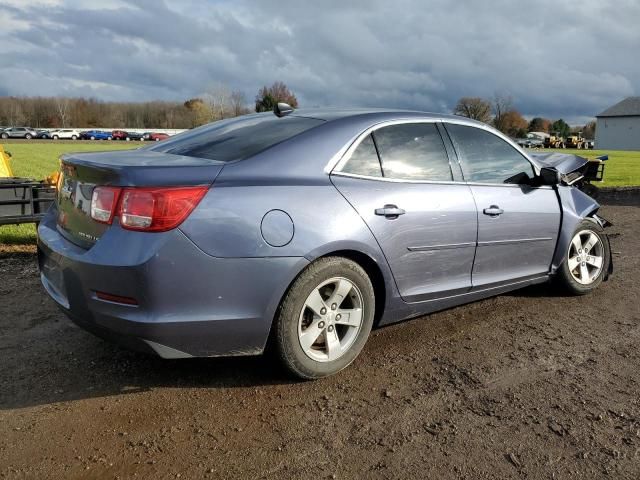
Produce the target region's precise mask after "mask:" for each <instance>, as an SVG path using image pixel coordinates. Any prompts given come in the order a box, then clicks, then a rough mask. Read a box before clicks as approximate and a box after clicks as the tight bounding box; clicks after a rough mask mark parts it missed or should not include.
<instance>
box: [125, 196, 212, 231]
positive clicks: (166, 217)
mask: <svg viewBox="0 0 640 480" xmlns="http://www.w3.org/2000/svg"><path fill="white" fill-rule="evenodd" d="M206 192H207V187H168V188H162V187H160V188H125V189H124V190H123V191H122V200H121V202H120V210H119V214H120V225H122V227H123V228H126V229H129V230H142V231H146V232H164V231H167V230H171V229H172V228H176V227H177V226H178V225H180V224H181V223H182V222H183V221H184V219H185V218H187V216H188V215H189V214H190V213H191V212H192V211H193V209H194V208H195V207H196V205H198V203H199V202H200V200H201V199H202V197H203V196H204V194H205V193H206Z"/></svg>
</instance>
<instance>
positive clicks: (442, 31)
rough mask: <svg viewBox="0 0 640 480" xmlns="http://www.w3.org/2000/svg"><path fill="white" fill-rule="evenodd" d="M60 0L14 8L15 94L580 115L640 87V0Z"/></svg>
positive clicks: (10, 20)
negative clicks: (498, 100) (284, 95)
mask: <svg viewBox="0 0 640 480" xmlns="http://www.w3.org/2000/svg"><path fill="white" fill-rule="evenodd" d="M49 1H50V2H53V3H54V4H53V5H49V6H46V7H42V8H34V6H33V5H30V7H29V8H28V9H27V8H25V7H20V6H15V5H20V3H18V2H12V1H9V5H8V6H6V8H5V9H3V16H1V17H0V26H2V27H3V28H1V29H0V32H3V33H0V37H1V38H2V44H3V49H2V53H0V62H2V65H3V68H2V69H1V70H0V85H2V88H3V89H4V90H6V91H7V92H8V93H10V94H17V95H18V94H25V95H53V94H64V95H91V96H96V97H98V98H102V99H110V100H121V99H122V100H148V99H155V98H161V99H186V98H188V97H191V96H194V95H197V94H199V93H201V92H203V91H204V90H206V89H207V88H208V87H209V86H210V85H212V84H215V83H225V84H228V85H229V86H230V87H232V88H239V89H241V90H243V91H245V92H246V93H247V96H248V97H249V98H251V97H252V96H253V94H254V93H255V91H256V90H257V88H258V87H259V86H260V85H262V84H266V83H271V82H273V81H274V80H283V81H285V82H286V83H287V84H289V85H290V87H291V88H292V89H293V90H294V91H295V92H296V93H297V94H298V96H299V97H300V100H301V103H302V104H303V105H307V106H312V105H314V106H315V105H363V106H364V105H366V106H374V105H375V106H391V107H401V108H413V109H423V110H437V111H450V110H451V108H452V106H453V105H454V104H455V102H456V100H457V99H458V98H459V97H460V96H463V95H475V96H485V97H490V96H492V95H493V94H494V93H496V92H500V93H503V94H508V95H511V96H512V97H513V99H514V101H515V104H516V106H517V107H518V108H519V109H520V110H521V111H522V112H523V113H525V114H528V115H545V116H549V117H558V116H564V117H565V118H575V119H578V118H582V117H589V116H592V115H594V114H595V113H598V112H599V111H600V110H602V109H604V108H606V107H607V106H609V105H610V104H613V103H615V102H616V101H618V100H619V99H621V98H623V97H625V96H628V95H633V94H636V95H637V94H639V93H640V80H639V79H640V62H638V61H637V55H638V54H637V51H638V47H640V29H638V28H636V25H637V23H638V20H640V5H639V4H638V3H637V2H636V1H633V0H627V1H618V2H612V1H593V0H583V1H581V2H561V3H557V2H552V1H548V0H540V1H538V2H535V3H534V2H529V3H528V5H527V6H524V4H522V3H521V2H510V1H506V0H503V1H496V2H491V3H490V4H487V3H484V2H483V3H480V2H470V1H468V2H467V1H459V2H455V3H453V2H449V1H444V0H431V1H424V0H396V1H394V2H387V1H371V0H369V1H349V2H344V1H341V2H338V1H324V2H301V1H293V0H277V1H276V0H267V1H256V2H247V1H240V2H224V1H217V2H214V1H209V2H207V1H199V0H188V1H183V2H167V3H163V2H157V1H150V0H148V1H137V2H128V3H125V2H115V1H107V2H99V1H95V2H92V3H91V8H87V7H86V4H85V3H83V2H77V1H73V0H65V1H62V0H61V1H59V2H57V1H56V0H49ZM11 5H14V6H11Z"/></svg>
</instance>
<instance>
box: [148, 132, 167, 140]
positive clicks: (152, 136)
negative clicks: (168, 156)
mask: <svg viewBox="0 0 640 480" xmlns="http://www.w3.org/2000/svg"><path fill="white" fill-rule="evenodd" d="M166 138H169V135H167V134H166V133H150V134H149V141H152V142H159V141H160V140H164V139H166Z"/></svg>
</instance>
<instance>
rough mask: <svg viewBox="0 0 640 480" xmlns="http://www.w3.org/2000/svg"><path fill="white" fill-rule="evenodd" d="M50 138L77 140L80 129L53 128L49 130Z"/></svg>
mask: <svg viewBox="0 0 640 480" xmlns="http://www.w3.org/2000/svg"><path fill="white" fill-rule="evenodd" d="M51 138H52V139H54V140H78V139H79V138H80V131H79V130H74V129H72V128H63V129H60V130H54V131H53V132H51Z"/></svg>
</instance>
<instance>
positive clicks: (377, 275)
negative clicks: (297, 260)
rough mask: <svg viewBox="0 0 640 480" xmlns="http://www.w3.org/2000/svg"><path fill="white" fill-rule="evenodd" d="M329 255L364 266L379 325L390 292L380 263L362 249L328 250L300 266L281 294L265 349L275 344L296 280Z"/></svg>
mask: <svg viewBox="0 0 640 480" xmlns="http://www.w3.org/2000/svg"><path fill="white" fill-rule="evenodd" d="M327 257H343V258H346V259H349V260H351V261H353V262H355V263H357V264H358V265H359V266H360V267H362V269H363V270H364V271H365V273H366V274H367V275H368V276H369V279H370V280H371V283H372V285H373V291H374V293H375V301H376V311H375V315H374V319H373V326H374V328H375V327H377V326H378V324H379V322H380V319H381V318H382V316H383V314H384V311H385V307H386V304H387V294H388V293H389V288H388V285H387V283H388V282H387V281H386V279H385V275H384V273H383V271H382V268H380V265H379V263H378V262H377V261H376V260H375V259H374V258H373V257H372V256H370V255H368V254H367V253H364V252H362V251H360V250H355V249H349V248H343V249H335V250H327V251H326V252H323V253H322V254H320V255H317V256H314V257H313V259H312V260H310V261H309V262H308V263H305V264H304V265H303V266H302V268H300V269H299V271H298V272H297V273H296V274H295V275H294V276H293V278H292V279H291V281H290V282H289V284H288V285H287V287H286V288H285V289H284V291H283V292H282V295H280V298H279V299H278V303H277V306H276V308H275V309H274V310H273V315H272V316H271V325H270V326H269V334H268V338H267V341H266V345H265V350H267V349H269V348H270V345H272V344H273V334H274V328H273V327H274V325H275V322H276V320H277V318H278V315H279V313H280V308H281V305H282V302H283V300H284V299H285V297H286V296H287V293H288V292H289V290H291V287H292V286H293V284H294V283H295V282H296V280H298V278H299V277H300V275H302V273H303V272H304V271H305V270H307V268H309V267H310V266H311V265H313V264H314V263H315V262H317V261H318V260H320V259H322V258H327Z"/></svg>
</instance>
